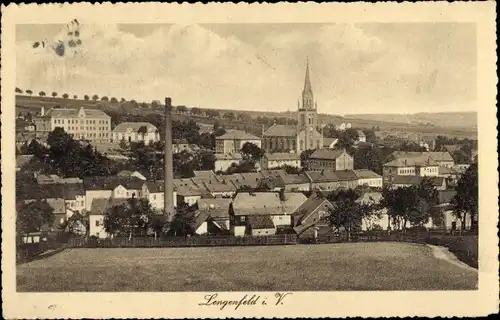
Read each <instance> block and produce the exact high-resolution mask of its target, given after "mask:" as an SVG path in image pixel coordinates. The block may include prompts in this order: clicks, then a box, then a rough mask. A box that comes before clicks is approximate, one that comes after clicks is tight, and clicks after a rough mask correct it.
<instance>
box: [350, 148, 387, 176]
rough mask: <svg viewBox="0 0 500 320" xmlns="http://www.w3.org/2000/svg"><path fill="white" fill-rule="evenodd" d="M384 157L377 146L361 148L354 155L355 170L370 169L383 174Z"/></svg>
mask: <svg viewBox="0 0 500 320" xmlns="http://www.w3.org/2000/svg"><path fill="white" fill-rule="evenodd" d="M383 163H384V155H383V153H382V151H381V150H380V148H379V147H378V146H376V145H368V146H362V147H359V148H358V149H357V150H356V151H355V153H354V168H355V169H368V170H371V171H373V172H376V173H378V174H382V165H383Z"/></svg>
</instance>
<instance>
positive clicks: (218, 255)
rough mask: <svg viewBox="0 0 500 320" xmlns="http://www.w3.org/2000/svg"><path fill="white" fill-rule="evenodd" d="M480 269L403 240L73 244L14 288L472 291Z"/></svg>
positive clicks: (22, 275)
mask: <svg viewBox="0 0 500 320" xmlns="http://www.w3.org/2000/svg"><path fill="white" fill-rule="evenodd" d="M476 284H477V273H476V272H474V271H471V270H469V269H465V268H461V267H459V266H456V265H453V264H451V263H449V262H448V261H445V260H440V259H436V258H434V256H433V255H432V251H431V249H430V248H429V247H427V246H423V245H416V244H408V243H352V244H325V245H295V246H273V247H214V248H151V249H144V248H133V249H131V248H127V249H125V248H120V249H71V250H66V251H63V252H61V253H59V254H57V255H54V256H52V257H50V258H47V259H44V260H38V261H33V262H30V263H27V264H23V265H19V266H18V267H17V290H18V291H21V292H28V291H37V292H54V291H250V290H252V291H271V290H278V289H279V290H289V291H310V290H328V291H333V290H462V289H465V290H473V289H475V288H476Z"/></svg>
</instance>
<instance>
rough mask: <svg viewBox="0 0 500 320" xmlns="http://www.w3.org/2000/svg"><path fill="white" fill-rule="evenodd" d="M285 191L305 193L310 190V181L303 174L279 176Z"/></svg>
mask: <svg viewBox="0 0 500 320" xmlns="http://www.w3.org/2000/svg"><path fill="white" fill-rule="evenodd" d="M280 179H281V181H282V183H283V186H284V189H285V191H292V192H297V191H301V192H306V191H309V190H310V189H311V181H310V180H309V178H308V177H307V175H306V174H305V173H299V174H288V173H286V172H285V174H283V175H280Z"/></svg>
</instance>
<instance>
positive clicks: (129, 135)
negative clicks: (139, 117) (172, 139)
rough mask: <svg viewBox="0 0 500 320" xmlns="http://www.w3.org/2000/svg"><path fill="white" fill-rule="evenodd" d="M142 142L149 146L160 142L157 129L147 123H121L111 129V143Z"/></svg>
mask: <svg viewBox="0 0 500 320" xmlns="http://www.w3.org/2000/svg"><path fill="white" fill-rule="evenodd" d="M121 141H125V142H139V141H144V144H150V143H153V142H157V141H160V133H159V132H158V128H156V127H155V126H154V125H152V124H151V123H149V122H122V123H120V124H119V125H117V126H116V127H115V128H114V129H113V133H112V137H111V142H114V143H120V142H121Z"/></svg>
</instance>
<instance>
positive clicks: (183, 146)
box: [172, 139, 193, 153]
mask: <svg viewBox="0 0 500 320" xmlns="http://www.w3.org/2000/svg"><path fill="white" fill-rule="evenodd" d="M182 151H186V152H189V153H192V152H193V149H192V148H191V145H190V144H189V142H188V141H187V140H186V139H174V141H173V142H172V152H173V153H180V152H182Z"/></svg>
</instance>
